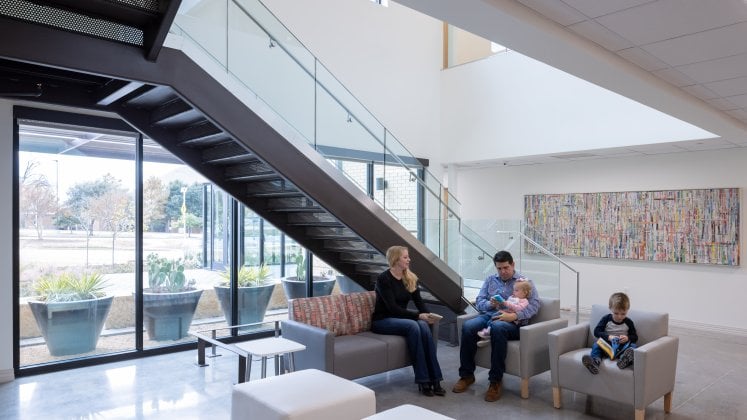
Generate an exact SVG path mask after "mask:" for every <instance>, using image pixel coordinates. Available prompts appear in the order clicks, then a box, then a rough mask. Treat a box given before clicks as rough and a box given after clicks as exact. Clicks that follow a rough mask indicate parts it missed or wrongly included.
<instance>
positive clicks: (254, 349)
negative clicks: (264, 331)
mask: <svg viewBox="0 0 747 420" xmlns="http://www.w3.org/2000/svg"><path fill="white" fill-rule="evenodd" d="M235 346H236V347H238V348H240V349H241V350H244V351H246V352H247V353H249V357H247V359H246V377H245V378H244V380H245V381H248V380H249V378H250V376H251V374H252V357H251V356H252V355H255V356H260V357H261V358H262V379H264V378H266V377H267V358H268V357H269V356H274V357H275V375H278V374H280V363H278V360H279V356H280V355H283V354H287V355H288V356H289V362H288V367H289V368H290V371H291V372H293V371H294V370H295V368H296V365H295V358H294V357H293V354H294V353H295V352H297V351H301V350H306V346H305V345H303V344H301V343H297V342H295V341H293V340H288V339H287V338H282V337H269V338H261V339H259V340H251V341H245V342H243V343H236V344H235Z"/></svg>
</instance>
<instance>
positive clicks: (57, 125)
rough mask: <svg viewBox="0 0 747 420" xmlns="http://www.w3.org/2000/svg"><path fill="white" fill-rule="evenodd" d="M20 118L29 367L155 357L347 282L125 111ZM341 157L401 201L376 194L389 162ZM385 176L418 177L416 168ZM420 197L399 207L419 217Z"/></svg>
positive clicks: (23, 338) (22, 348)
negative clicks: (202, 333) (121, 115)
mask: <svg viewBox="0 0 747 420" xmlns="http://www.w3.org/2000/svg"><path fill="white" fill-rule="evenodd" d="M16 123H17V124H16V126H17V132H16V134H17V135H16V138H17V144H18V145H17V161H18V173H17V181H18V190H17V191H18V192H17V202H16V205H17V213H18V217H17V226H18V228H17V232H16V233H17V237H18V239H17V240H18V265H17V267H16V269H15V270H14V273H15V278H16V279H17V280H16V285H17V289H16V290H17V291H18V292H17V296H16V300H17V302H18V306H17V314H18V316H17V317H16V319H17V322H18V329H17V330H18V335H17V343H16V349H17V353H18V358H17V360H18V366H19V367H20V368H25V367H35V366H51V368H50V369H54V368H55V366H63V365H65V364H66V363H71V362H72V363H75V362H76V361H80V360H84V359H85V360H90V359H93V358H101V357H105V356H109V357H108V358H107V360H109V359H111V358H116V357H117V355H121V354H125V353H137V352H144V353H148V352H149V350H151V349H155V348H160V347H168V346H174V345H179V344H185V343H189V342H193V341H194V338H193V337H191V336H190V335H189V334H188V331H190V330H209V329H212V328H221V327H225V326H227V325H235V324H245V323H256V322H260V321H272V320H277V319H282V318H284V317H285V313H286V312H287V305H288V300H289V299H291V298H294V297H300V296H307V295H308V294H309V292H311V293H313V294H314V295H320V294H329V293H338V292H339V287H338V285H339V282H337V283H336V282H335V280H336V279H339V273H337V272H336V271H335V270H334V268H333V267H331V266H329V265H328V264H327V263H326V262H325V261H323V260H321V259H319V258H318V257H316V256H314V255H313V254H311V253H309V252H308V251H307V250H306V249H304V248H303V247H302V246H300V245H299V244H298V243H297V242H295V241H294V240H292V239H291V238H289V237H287V236H286V235H285V234H283V233H282V232H281V231H279V230H278V229H277V228H276V227H274V226H273V225H271V224H270V223H268V222H267V221H265V220H263V219H262V218H260V217H259V216H257V215H256V214H255V213H253V212H252V211H251V210H250V209H248V208H245V207H243V206H238V205H236V204H235V200H234V199H233V198H232V197H230V196H229V195H228V194H226V193H225V192H224V191H222V190H221V189H220V188H219V187H217V186H216V185H214V184H212V183H210V182H209V181H208V180H206V179H205V178H203V177H202V176H201V175H200V174H199V173H197V172H196V171H194V170H193V169H191V168H190V167H189V166H187V165H185V164H184V163H183V162H181V161H180V160H179V159H178V158H177V157H176V156H174V155H172V154H171V153H170V152H168V151H167V150H166V149H164V148H163V147H161V146H160V145H159V144H158V143H156V142H154V141H152V140H150V139H147V138H143V137H142V135H141V134H139V133H137V132H135V131H134V130H132V129H131V127H129V126H128V125H126V124H124V123H123V122H122V121H120V120H118V119H115V118H104V117H84V116H80V115H76V114H68V113H62V112H49V111H39V110H35V109H30V108H22V107H18V108H17V110H16ZM138 156H142V158H138ZM331 162H332V163H333V164H335V165H336V166H337V167H338V168H339V169H340V170H342V171H343V172H344V173H345V174H346V175H347V177H348V178H349V179H351V180H352V181H353V182H355V184H356V185H357V186H358V187H359V188H361V190H363V191H365V192H366V193H367V194H368V195H369V196H372V197H377V200H380V201H381V202H382V203H383V202H384V201H385V200H388V201H387V202H388V203H390V204H391V203H394V202H395V201H394V200H395V195H394V192H391V191H386V194H387V195H386V196H381V197H379V196H378V195H379V194H380V193H381V194H383V193H385V191H379V192H377V191H378V190H375V186H376V185H377V184H376V180H375V174H376V173H378V172H377V171H381V166H380V164H379V163H377V162H374V161H361V160H345V159H337V160H333V161H331ZM377 168H379V169H377ZM382 176H383V175H382ZM386 178H387V182H385V183H383V184H381V185H382V186H383V188H385V189H386V188H388V187H395V185H394V183H395V182H396V183H399V182H400V181H401V183H402V184H403V185H405V186H406V187H410V185H411V184H412V185H415V184H414V183H413V182H412V180H411V178H410V177H409V174H408V173H407V172H406V171H405V172H402V173H401V174H399V173H395V172H394V171H390V172H388V173H386ZM400 178H401V179H400ZM397 188H400V187H399V186H397ZM414 196H417V194H414V193H413V190H412V189H411V188H407V190H406V191H405V193H404V194H403V197H409V198H411V197H414ZM140 197H142V198H140ZM409 198H408V199H409ZM418 205H419V204H418V203H412V202H410V201H406V200H405V201H402V202H401V203H400V204H398V205H397V206H395V211H396V214H398V215H399V217H402V218H403V220H404V219H408V220H409V218H410V217H413V216H412V215H413V213H412V211H411V210H412V209H407V207H411V206H415V207H417V206H418ZM397 209H398V210H397ZM416 213H417V212H416ZM416 213H415V214H416ZM234 225H236V226H234ZM408 226H409V225H408ZM233 238H237V241H238V246H236V247H234V244H233V243H232V239H233ZM234 254H235V255H234ZM234 256H235V258H236V259H237V261H240V264H239V265H238V270H237V272H236V275H235V276H232V275H231V264H232V263H231V261H233V258H234ZM138 266H139V267H141V268H142V269H141V270H140V271H138ZM309 282H311V283H309ZM231 287H233V288H235V289H236V293H234V291H232V290H231ZM249 289H251V290H249ZM243 331H244V332H246V331H256V329H245V330H243ZM229 334H230V332H229V331H227V330H223V332H221V333H219V335H229Z"/></svg>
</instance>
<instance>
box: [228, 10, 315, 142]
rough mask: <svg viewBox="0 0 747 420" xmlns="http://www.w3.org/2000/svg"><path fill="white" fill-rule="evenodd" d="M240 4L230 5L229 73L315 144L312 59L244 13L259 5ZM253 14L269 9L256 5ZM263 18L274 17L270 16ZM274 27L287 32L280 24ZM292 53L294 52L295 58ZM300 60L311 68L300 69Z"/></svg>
mask: <svg viewBox="0 0 747 420" xmlns="http://www.w3.org/2000/svg"><path fill="white" fill-rule="evenodd" d="M238 3H240V5H237V4H234V3H231V4H229V11H230V13H229V14H228V24H229V38H228V48H227V49H228V70H229V71H230V73H231V74H232V75H233V76H235V77H236V78H238V79H239V81H241V83H243V84H244V85H245V86H247V87H249V88H250V89H251V90H252V91H253V92H254V93H255V94H256V95H258V96H259V97H260V98H262V100H263V101H264V102H265V103H267V104H268V105H269V106H270V107H271V108H272V109H273V110H275V112H276V113H277V114H278V115H280V116H281V117H283V119H285V120H286V121H287V122H288V123H289V124H290V125H291V126H293V127H295V129H296V130H298V131H299V132H300V133H301V135H303V136H304V137H305V138H307V139H310V140H313V138H314V89H315V86H314V73H313V63H314V60H313V56H311V54H310V53H308V51H306V50H305V49H303V50H300V49H299V47H298V45H299V44H297V43H296V42H295V39H290V38H289V37H286V36H282V35H278V34H274V35H270V34H268V33H267V32H266V31H265V29H264V28H263V27H262V26H260V25H264V24H266V23H267V22H268V21H269V19H268V18H265V19H264V20H255V18H254V17H252V16H250V15H248V14H246V13H245V12H244V11H243V10H242V8H246V7H247V5H250V4H256V3H254V2H238ZM252 10H254V11H259V10H263V11H264V10H266V9H265V8H264V7H261V6H259V5H256V6H254V7H253V8H252ZM262 14H263V15H266V16H270V17H271V15H270V14H269V12H266V11H265V12H264V13H262ZM258 22H260V23H258ZM272 27H273V28H274V29H276V30H277V29H279V28H282V29H284V28H283V27H282V25H280V24H279V23H277V24H275V25H272ZM278 39H280V40H282V42H278V41H277V40H278ZM289 51H293V53H294V54H295V56H294V55H291V54H290V53H289ZM299 57H300V58H301V60H303V62H305V63H306V64H307V65H310V66H309V67H304V66H302V65H299V63H300V62H299V61H297V59H298V58H299Z"/></svg>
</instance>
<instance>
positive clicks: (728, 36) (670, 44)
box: [398, 0, 747, 165]
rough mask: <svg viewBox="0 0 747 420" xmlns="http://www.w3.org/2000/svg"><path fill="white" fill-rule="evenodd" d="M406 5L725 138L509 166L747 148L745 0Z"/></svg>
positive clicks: (408, 0)
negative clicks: (562, 160)
mask: <svg viewBox="0 0 747 420" xmlns="http://www.w3.org/2000/svg"><path fill="white" fill-rule="evenodd" d="M398 3H401V4H403V5H405V6H408V7H411V8H413V9H416V10H419V11H421V12H423V13H426V14H428V15H431V16H433V17H435V18H438V19H441V20H444V21H446V22H449V23H451V24H454V25H456V26H459V27H460V28H462V29H465V30H468V31H470V32H473V33H475V34H478V35H480V36H482V37H484V38H487V39H490V40H491V41H494V42H497V43H499V44H501V45H505V46H507V47H509V48H511V49H513V50H516V51H518V52H520V53H522V54H524V55H527V56H530V57H532V58H534V59H537V60H539V61H543V62H545V63H547V64H549V65H551V66H553V67H556V68H558V69H560V70H563V71H566V72H568V73H570V74H573V75H575V76H577V77H580V78H582V79H584V80H587V81H590V82H592V83H595V84H597V85H599V86H602V87H604V88H607V89H609V90H611V91H613V92H616V93H619V94H621V95H624V96H626V97H629V98H631V99H633V100H636V101H638V102H640V103H643V104H645V105H648V106H650V107H652V108H655V109H658V110H659V111H662V112H664V113H667V114H669V115H672V116H674V117H676V118H679V119H681V120H683V121H686V122H688V123H691V124H693V125H695V126H698V127H700V128H703V129H704V130H707V131H710V132H712V133H715V134H717V135H718V136H719V138H714V139H709V140H698V141H688V142H673V143H668V144H661V143H659V144H656V145H641V146H639V147H638V146H637V147H625V148H616V149H600V150H594V151H588V150H586V151H584V153H578V152H577V151H568V153H562V154H556V155H554V156H527V157H520V158H511V159H510V160H507V161H506V162H505V164H508V165H516V164H534V163H547V162H557V161H558V160H559V159H571V160H577V159H594V158H604V157H613V156H632V155H641V154H661V153H678V152H686V151H694V150H710V149H720V148H733V147H747V1H745V0H653V1H652V0H615V1H610V0H605V1H600V0H460V1H459V2H450V1H449V0H399V1H398ZM454 3H456V4H454Z"/></svg>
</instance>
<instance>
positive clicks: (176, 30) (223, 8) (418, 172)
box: [167, 0, 461, 271]
mask: <svg viewBox="0 0 747 420" xmlns="http://www.w3.org/2000/svg"><path fill="white" fill-rule="evenodd" d="M171 32H172V34H175V35H177V36H178V37H180V38H181V39H180V42H181V45H180V46H179V48H180V49H182V51H183V52H185V53H186V54H187V55H189V56H190V57H191V58H192V59H193V60H194V61H195V62H197V63H198V64H200V65H201V66H202V67H203V68H204V69H205V70H206V71H208V73H210V74H211V76H212V77H214V78H215V79H216V80H218V81H221V83H223V84H224V86H226V87H227V88H228V89H229V90H231V91H232V92H233V93H234V94H235V95H236V96H237V97H238V98H239V99H241V100H242V101H244V102H245V103H247V105H248V106H251V104H254V103H257V101H259V102H261V103H262V104H263V106H264V107H266V108H268V109H269V110H271V111H272V112H274V114H276V115H277V116H278V117H280V118H281V119H282V120H284V121H285V122H286V123H287V124H288V125H290V126H291V127H293V129H294V130H295V134H297V135H298V136H297V137H298V138H301V139H304V140H305V141H306V142H308V143H309V144H310V145H312V146H313V147H314V148H315V149H316V150H317V151H318V152H319V153H321V154H322V155H323V156H325V157H326V158H327V159H328V160H329V161H330V163H332V164H333V165H334V166H335V167H337V168H338V169H339V170H341V171H342V172H343V173H344V174H345V175H346V176H347V178H348V179H350V180H351V181H353V182H354V183H355V184H356V185H357V186H358V187H359V188H361V189H362V190H364V191H366V190H368V189H369V187H368V186H367V185H364V184H365V181H363V180H361V179H360V176H359V175H358V174H357V173H356V172H355V170H352V171H347V170H346V167H347V165H345V164H343V163H342V162H346V161H369V162H375V164H374V177H375V184H376V185H375V188H374V191H373V193H372V194H371V196H372V199H373V200H374V201H376V202H377V203H378V204H379V205H380V206H381V207H382V208H384V209H386V211H387V212H388V213H389V214H390V215H392V216H393V217H394V218H395V219H396V220H398V221H399V222H400V223H401V224H402V225H403V226H405V227H406V228H408V229H409V230H410V231H412V232H413V233H415V234H416V236H417V237H418V239H420V240H421V241H424V243H425V244H426V246H428V248H429V249H430V250H431V251H433V252H434V253H435V254H437V255H439V257H441V258H443V259H444V260H445V261H447V262H449V264H450V266H451V267H452V268H454V269H455V270H456V271H459V270H458V267H459V258H458V253H456V252H454V253H452V254H451V255H449V253H448V251H447V250H448V247H449V244H448V242H447V241H453V240H454V239H455V236H454V235H456V233H454V232H460V230H461V229H460V227H459V225H460V223H461V222H460V220H459V211H460V210H459V208H460V203H459V201H458V200H457V199H456V198H455V197H454V196H453V195H450V194H448V192H446V190H445V189H444V188H443V187H442V186H441V184H440V182H439V181H438V179H437V178H436V177H435V176H434V175H433V174H431V173H430V172H429V171H428V169H427V168H425V167H423V166H422V165H421V164H420V162H419V161H418V159H417V158H415V157H414V156H413V155H412V154H411V153H410V152H409V151H408V150H407V148H405V146H403V145H402V143H400V142H399V141H398V140H397V138H396V137H395V136H394V135H393V134H392V133H391V132H390V131H389V130H388V129H387V128H386V127H385V126H384V125H383V124H381V123H380V122H379V121H378V120H377V119H376V118H375V117H374V116H373V115H372V114H371V113H370V112H369V111H368V110H367V109H366V108H365V106H363V105H362V104H361V103H360V102H359V101H358V100H357V99H356V98H355V97H354V96H353V95H352V94H351V93H350V92H349V91H348V90H347V89H346V88H345V87H344V86H343V85H342V84H341V83H340V82H339V81H338V80H337V79H336V78H335V77H334V76H333V75H332V73H331V72H329V71H328V70H327V69H326V67H324V65H322V64H321V63H320V62H319V60H317V59H316V58H315V57H314V56H313V55H312V54H311V53H310V52H309V51H308V49H306V48H305V47H304V46H303V44H302V43H301V42H300V41H298V39H296V38H295V36H293V34H292V33H291V32H290V31H289V30H288V29H287V28H285V26H283V24H282V23H281V22H280V21H279V20H278V19H277V18H275V16H274V15H273V14H272V13H271V12H270V11H269V10H267V9H266V8H265V6H264V5H263V4H262V3H261V2H259V1H257V0H229V1H221V2H217V1H196V2H185V3H183V4H182V7H181V8H180V11H179V13H178V15H177V17H176V19H175V24H174V26H173V27H172V30H171ZM168 45H169V44H168V41H167V46H168ZM237 88H239V89H237ZM237 90H241V92H237ZM351 166H354V165H351ZM403 178H405V179H407V180H408V181H409V182H411V183H413V184H414V185H416V186H417V187H418V188H417V189H415V190H413V191H415V194H416V195H417V194H420V195H421V197H422V199H421V200H422V201H421V203H420V204H419V206H420V207H421V210H420V211H421V214H422V215H423V216H422V217H421V218H420V220H425V221H423V222H417V221H416V220H415V219H414V218H413V217H412V214H411V213H412V209H407V208H405V209H403V208H402V206H398V205H397V204H398V202H397V201H396V200H395V198H396V197H395V196H394V195H395V194H397V191H396V189H388V188H386V186H387V185H388V184H392V185H394V184H395V183H396V182H398V181H400V180H402V179H403ZM431 221H432V222H431ZM418 223H421V224H420V225H419V224H418ZM449 232H452V237H451V238H450V239H449V238H448V234H449Z"/></svg>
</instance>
